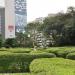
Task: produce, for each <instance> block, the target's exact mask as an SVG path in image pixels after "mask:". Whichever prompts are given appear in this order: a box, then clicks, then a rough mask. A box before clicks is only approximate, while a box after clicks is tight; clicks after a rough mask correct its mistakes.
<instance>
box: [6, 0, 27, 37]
mask: <svg viewBox="0 0 75 75" xmlns="http://www.w3.org/2000/svg"><path fill="white" fill-rule="evenodd" d="M26 10H27V9H26V0H5V38H14V37H15V32H23V31H24V29H25V25H26V24H27V11H26Z"/></svg>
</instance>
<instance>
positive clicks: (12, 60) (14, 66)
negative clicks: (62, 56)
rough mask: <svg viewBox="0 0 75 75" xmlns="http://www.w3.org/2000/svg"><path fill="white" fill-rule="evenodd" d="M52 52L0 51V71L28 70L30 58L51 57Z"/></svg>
mask: <svg viewBox="0 0 75 75" xmlns="http://www.w3.org/2000/svg"><path fill="white" fill-rule="evenodd" d="M51 57H55V55H54V54H49V53H42V54H29V53H10V52H7V53H4V54H3V53H2V54H0V72H28V71H29V65H30V63H31V62H32V60H34V59H37V58H51Z"/></svg>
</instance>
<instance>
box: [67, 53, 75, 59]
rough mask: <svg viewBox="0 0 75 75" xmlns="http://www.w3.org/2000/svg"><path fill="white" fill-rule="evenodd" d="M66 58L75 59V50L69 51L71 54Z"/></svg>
mask: <svg viewBox="0 0 75 75" xmlns="http://www.w3.org/2000/svg"><path fill="white" fill-rule="evenodd" d="M66 58H68V59H72V60H75V52H74V53H69V54H68V55H67V56H66Z"/></svg>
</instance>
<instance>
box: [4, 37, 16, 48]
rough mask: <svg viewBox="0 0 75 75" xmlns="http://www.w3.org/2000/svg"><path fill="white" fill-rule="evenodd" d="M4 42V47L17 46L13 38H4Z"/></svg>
mask: <svg viewBox="0 0 75 75" xmlns="http://www.w3.org/2000/svg"><path fill="white" fill-rule="evenodd" d="M4 44H5V47H6V48H9V47H17V42H16V39H14V38H9V39H6V40H5V43H4Z"/></svg>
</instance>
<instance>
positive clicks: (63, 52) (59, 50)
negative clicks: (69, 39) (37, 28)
mask: <svg viewBox="0 0 75 75" xmlns="http://www.w3.org/2000/svg"><path fill="white" fill-rule="evenodd" d="M44 51H45V52H48V53H54V54H55V55H56V56H57V57H63V58H66V56H67V54H69V53H73V52H75V47H51V48H48V49H46V50H44Z"/></svg>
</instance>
